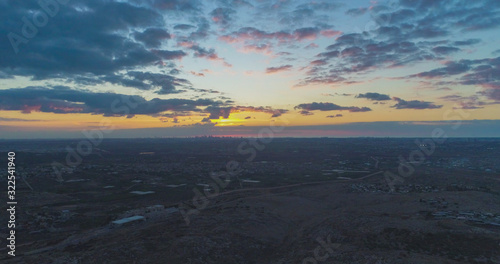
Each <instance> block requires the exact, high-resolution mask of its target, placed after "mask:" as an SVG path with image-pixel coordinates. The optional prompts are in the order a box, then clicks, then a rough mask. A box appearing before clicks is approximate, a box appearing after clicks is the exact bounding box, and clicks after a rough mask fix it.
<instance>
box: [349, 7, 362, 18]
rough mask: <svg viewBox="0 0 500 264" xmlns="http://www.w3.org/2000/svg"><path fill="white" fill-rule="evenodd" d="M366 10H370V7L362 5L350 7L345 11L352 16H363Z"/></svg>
mask: <svg viewBox="0 0 500 264" xmlns="http://www.w3.org/2000/svg"><path fill="white" fill-rule="evenodd" d="M366 11H368V8H365V7H360V8H352V9H349V10H347V11H346V12H345V13H346V14H347V15H350V16H354V17H356V16H361V15H364V14H365V13H366Z"/></svg>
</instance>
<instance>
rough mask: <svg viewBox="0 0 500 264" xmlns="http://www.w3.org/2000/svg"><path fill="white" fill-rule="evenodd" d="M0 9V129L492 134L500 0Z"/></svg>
mask: <svg viewBox="0 0 500 264" xmlns="http://www.w3.org/2000/svg"><path fill="white" fill-rule="evenodd" d="M0 16H1V17H2V18H3V21H4V22H3V23H2V25H0V36H2V37H1V41H0V50H1V51H0V138H39V137H81V135H82V133H81V132H82V131H86V130H92V129H96V127H99V126H97V124H99V123H101V122H103V120H104V121H106V122H110V123H112V124H113V128H114V132H113V133H109V137H113V136H116V137H120V136H121V135H122V134H124V133H125V132H124V133H121V134H120V131H122V130H123V131H127V132H126V133H125V134H127V135H129V134H130V136H132V137H133V136H134V135H135V136H137V137H144V136H165V137H169V136H182V134H183V133H185V134H186V135H188V134H189V135H190V136H191V135H207V134H212V135H244V136H255V129H257V128H259V127H265V126H269V124H270V123H272V122H280V119H283V120H286V125H287V126H288V127H289V128H288V131H287V133H286V136H349V135H352V136H418V135H420V136H427V134H428V133H427V132H426V131H424V130H422V129H421V127H419V128H418V129H417V127H414V126H416V124H417V123H418V122H422V121H425V122H429V123H427V124H436V125H437V124H441V123H440V122H442V121H447V120H449V119H453V120H456V119H462V120H469V121H470V122H464V128H463V129H462V132H457V133H455V134H456V135H457V136H491V135H492V133H493V134H495V133H496V134H498V132H500V131H499V130H498V125H497V123H498V122H499V121H498V117H499V115H498V113H500V111H499V110H500V106H499V104H500V79H499V78H500V77H499V76H500V49H499V48H498V47H499V46H500V45H499V44H500V37H499V36H500V34H498V33H499V28H498V27H499V25H500V2H498V1H493V0H483V1H431V0H415V1H414V0H390V1H287V0H274V1H266V0H256V1H244V0H217V1H216V0H209V1H194V0H147V1H111V0H105V1H66V0H59V1H57V0H45V1H41V2H37V1H22V2H20V1H7V0H0ZM283 120H281V122H282V123H285V122H284V121H283ZM481 120H489V121H484V122H483V121H481ZM387 122H390V123H391V124H397V125H396V126H394V127H393V129H389V128H388V126H387V124H389V123H387ZM449 122H451V121H449ZM356 124H358V125H356ZM367 124H368V125H367ZM418 124H419V125H421V123H418ZM485 124H490V125H491V129H492V130H491V131H488V132H484V127H485ZM367 126H369V127H371V129H366V127H367ZM319 127H322V129H319ZM389 127H390V126H389ZM395 127H397V129H396V128H395ZM299 128H303V129H299ZM313 128H314V129H313ZM336 128H338V129H336ZM347 128H348V129H350V130H345V129H347ZM384 128H387V129H386V130H384ZM412 129H414V131H420V132H418V133H409V134H408V133H407V132H405V131H408V130H409V131H411V130H412ZM153 131H154V132H153ZM186 131H189V132H186ZM242 131H243V132H242ZM294 131H295V132H294ZM319 131H320V132H319ZM325 131H326V132H325ZM339 131H342V132H339ZM131 133H132V134H131ZM134 133H135V134H134ZM242 133H243V134H242Z"/></svg>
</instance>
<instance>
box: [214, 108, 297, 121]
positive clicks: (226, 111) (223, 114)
mask: <svg viewBox="0 0 500 264" xmlns="http://www.w3.org/2000/svg"><path fill="white" fill-rule="evenodd" d="M205 112H207V113H209V114H210V115H209V117H208V118H209V119H219V118H223V119H227V118H229V115H230V114H231V113H241V112H259V113H267V114H271V117H279V116H281V115H282V114H285V113H287V112H288V110H286V109H274V108H272V107H270V106H267V107H263V106H259V107H255V106H229V107H207V108H206V109H205Z"/></svg>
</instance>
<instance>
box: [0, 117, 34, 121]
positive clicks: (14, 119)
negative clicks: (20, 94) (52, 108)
mask: <svg viewBox="0 0 500 264" xmlns="http://www.w3.org/2000/svg"><path fill="white" fill-rule="evenodd" d="M0 121H5V122H37V121H42V120H39V119H22V118H10V117H0Z"/></svg>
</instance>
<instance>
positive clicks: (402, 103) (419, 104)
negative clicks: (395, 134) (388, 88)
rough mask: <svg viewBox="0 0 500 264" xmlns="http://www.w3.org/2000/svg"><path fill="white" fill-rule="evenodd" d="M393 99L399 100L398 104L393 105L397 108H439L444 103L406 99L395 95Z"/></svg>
mask: <svg viewBox="0 0 500 264" xmlns="http://www.w3.org/2000/svg"><path fill="white" fill-rule="evenodd" d="M393 99H394V100H395V101H397V104H395V105H393V106H391V107H393V108H396V109H437V108H441V107H443V106H442V105H435V104H434V103H432V102H425V101H418V100H412V101H406V100H403V99H401V98H399V97H394V98H393Z"/></svg>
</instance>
